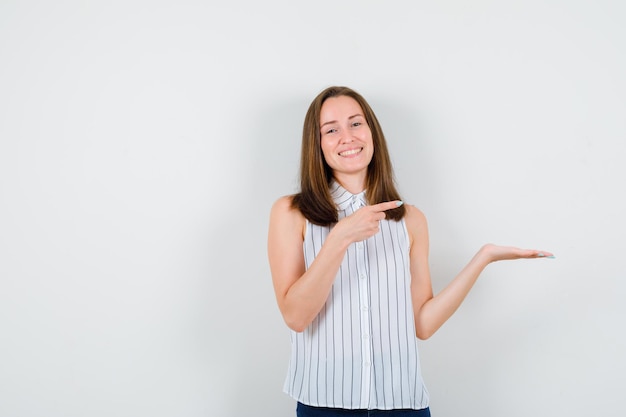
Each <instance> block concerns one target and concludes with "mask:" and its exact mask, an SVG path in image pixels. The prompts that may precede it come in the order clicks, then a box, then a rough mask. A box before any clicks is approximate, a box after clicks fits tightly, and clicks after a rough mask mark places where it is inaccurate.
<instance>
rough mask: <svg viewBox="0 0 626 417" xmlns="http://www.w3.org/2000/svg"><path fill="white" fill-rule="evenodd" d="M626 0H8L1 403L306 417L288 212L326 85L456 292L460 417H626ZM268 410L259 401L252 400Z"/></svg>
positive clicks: (449, 384)
mask: <svg viewBox="0 0 626 417" xmlns="http://www.w3.org/2000/svg"><path fill="white" fill-rule="evenodd" d="M625 21H626V6H624V3H623V2H621V1H609V0H596V1H571V0H570V1H565V0H563V1H546V0H541V1H539V0H530V1H529V0H526V1H501V2H497V1H486V0H479V1H472V2H467V1H461V0H457V1H452V0H447V1H438V2H427V1H417V2H413V1H386V2H382V1H357V0H352V1H340V0H335V1H315V2H296V1H276V0H269V1H252V0H248V1H233V2H230V3H227V2H226V1H223V2H215V1H214V2H212V1H184V0H179V1H147V0H146V1H139V0H125V1H101V2H96V1H92V2H87V1H78V0H76V1H71V0H69V1H56V2H49V1H32V0H30V1H16V0H3V1H2V2H1V3H0V415H2V416H7V417H9V416H11V417H22V416H24V417H25V416H64V417H74V416H75V417H84V416H94V417H95V416H227V417H228V416H233V417H239V416H247V415H255V416H263V417H265V416H267V417H274V416H293V415H295V413H294V411H293V410H294V407H295V405H294V403H293V401H292V400H291V399H289V398H288V397H287V396H286V395H285V394H283V393H282V383H283V378H284V377H285V373H286V369H287V357H288V350H289V337H288V332H287V328H286V327H285V325H284V324H283V322H282V319H281V317H280V314H279V312H278V309H277V307H276V305H275V301H274V294H273V290H272V287H271V278H270V274H269V268H268V265H267V259H266V235H267V223H268V214H269V210H270V207H271V205H272V203H273V202H274V201H275V200H276V199H277V198H278V197H279V196H281V195H284V194H289V193H292V192H295V191H296V190H297V188H296V187H297V169H298V159H299V146H300V134H301V126H302V121H303V118H304V113H305V111H306V108H307V106H308V104H309V102H310V101H311V100H312V99H313V97H314V96H315V95H316V94H317V93H318V92H319V91H321V90H322V89H323V88H325V87H327V86H329V85H333V84H339V85H348V86H350V87H352V88H354V89H356V90H357V91H359V92H361V93H362V94H363V95H364V96H365V97H366V98H367V99H368V101H369V102H370V104H371V105H372V106H373V108H374V109H375V111H376V112H377V114H378V116H379V119H380V121H381V123H382V125H383V128H384V130H385V133H386V136H387V139H388V141H389V146H390V151H391V154H392V159H393V161H394V164H395V168H396V176H397V180H398V183H399V187H400V191H401V193H402V195H403V197H404V200H405V201H406V202H408V203H411V204H414V205H417V206H418V207H420V208H421V209H422V210H423V211H424V212H425V214H426V216H427V218H428V219H429V225H430V232H431V267H432V273H433V285H434V287H435V291H439V290H440V289H441V288H443V287H444V286H445V285H446V284H447V283H448V282H449V281H450V280H451V279H452V278H453V277H454V275H455V274H456V273H457V272H458V271H459V270H460V269H461V268H462V266H463V265H464V264H465V263H466V262H467V261H468V260H469V259H470V258H471V256H472V255H473V254H474V253H475V251H476V250H477V249H478V248H479V247H480V246H481V245H482V244H483V243H487V242H490V241H491V242H495V243H500V244H510V245H516V246H522V247H530V248H539V249H545V250H549V251H553V252H554V253H555V254H556V259H554V260H548V259H546V260H537V261H534V260H533V261H516V262H508V263H500V264H494V265H491V266H489V267H488V269H487V270H486V271H485V273H484V274H483V277H482V278H481V280H479V282H478V283H477V285H476V286H475V288H474V290H473V291H472V293H471V294H470V295H469V297H468V299H467V300H466V302H465V304H464V305H463V306H462V307H461V308H460V310H459V311H458V313H457V314H456V315H455V316H454V317H453V318H452V319H451V320H450V321H449V322H448V323H447V324H446V325H444V327H443V328H442V329H441V330H440V331H439V332H438V333H437V334H436V335H435V336H433V337H432V338H431V339H430V340H428V341H425V342H420V348H421V356H422V364H423V369H424V377H425V380H426V383H427V386H428V388H429V390H430V392H431V410H432V412H433V415H434V416H437V417H448V416H450V417H453V416H461V415H463V416H477V417H478V416H481V417H482V416H494V417H501V416H507V417H515V416H525V415H527V414H531V413H532V415H537V416H565V415H568V416H587V415H602V416H623V415H624V413H625V410H626V407H625V406H624V403H623V399H622V398H623V391H624V388H626V376H625V375H626V366H625V359H624V353H625V350H626V338H625V335H624V327H625V326H624V321H625V320H624V319H625V318H626V307H625V306H624V299H625V296H626V284H625V283H624V262H623V259H624V249H625V247H624V246H625V245H624V234H625V232H626V227H625V221H624V213H625V212H626V203H625V202H624V188H625V187H624V179H625V178H626V172H625V171H626V170H625V168H624V159H625V158H626V117H625V116H626V81H625V76H624V74H626V29H625V27H626V26H625V25H624V22H625ZM252 410H254V412H252Z"/></svg>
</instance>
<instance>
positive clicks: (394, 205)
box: [371, 200, 404, 212]
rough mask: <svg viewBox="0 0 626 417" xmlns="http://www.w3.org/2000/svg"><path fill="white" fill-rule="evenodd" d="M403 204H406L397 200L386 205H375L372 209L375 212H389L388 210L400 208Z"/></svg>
mask: <svg viewBox="0 0 626 417" xmlns="http://www.w3.org/2000/svg"><path fill="white" fill-rule="evenodd" d="M402 204H404V202H402V201H400V200H395V201H385V202H384V203H378V204H374V205H373V206H371V207H372V209H373V210H374V211H375V212H382V211H387V210H391V209H395V208H398V207H400V206H401V205H402Z"/></svg>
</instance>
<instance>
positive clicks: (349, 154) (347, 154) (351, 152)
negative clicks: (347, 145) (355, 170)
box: [339, 148, 363, 156]
mask: <svg viewBox="0 0 626 417" xmlns="http://www.w3.org/2000/svg"><path fill="white" fill-rule="evenodd" d="M362 150H363V148H357V149H350V150H348V151H343V152H339V156H352V155H356V154H357V153H360V152H361V151H362Z"/></svg>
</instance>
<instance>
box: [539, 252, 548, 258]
mask: <svg viewBox="0 0 626 417" xmlns="http://www.w3.org/2000/svg"><path fill="white" fill-rule="evenodd" d="M537 256H538V257H540V258H543V257H544V256H546V255H544V254H543V253H541V252H539V253H538V254H537Z"/></svg>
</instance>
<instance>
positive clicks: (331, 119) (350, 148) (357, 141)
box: [320, 96, 374, 182]
mask: <svg viewBox="0 0 626 417" xmlns="http://www.w3.org/2000/svg"><path fill="white" fill-rule="evenodd" d="M320 135H321V146H322V153H323V154H324V159H325V160H326V163H327V164H328V165H329V166H330V167H331V169H332V170H333V173H334V175H335V178H337V179H338V180H339V181H340V182H341V178H342V177H345V176H353V175H359V176H362V180H363V181H365V177H366V174H367V166H368V165H369V163H370V161H371V160H372V156H373V155H374V143H373V141H372V131H371V130H370V128H369V126H368V125H367V122H366V121H365V115H364V114H363V110H362V109H361V106H360V105H359V103H357V101H356V100H355V99H353V98H352V97H348V96H338V97H331V98H328V99H326V101H324V104H322V108H321V112H320Z"/></svg>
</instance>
